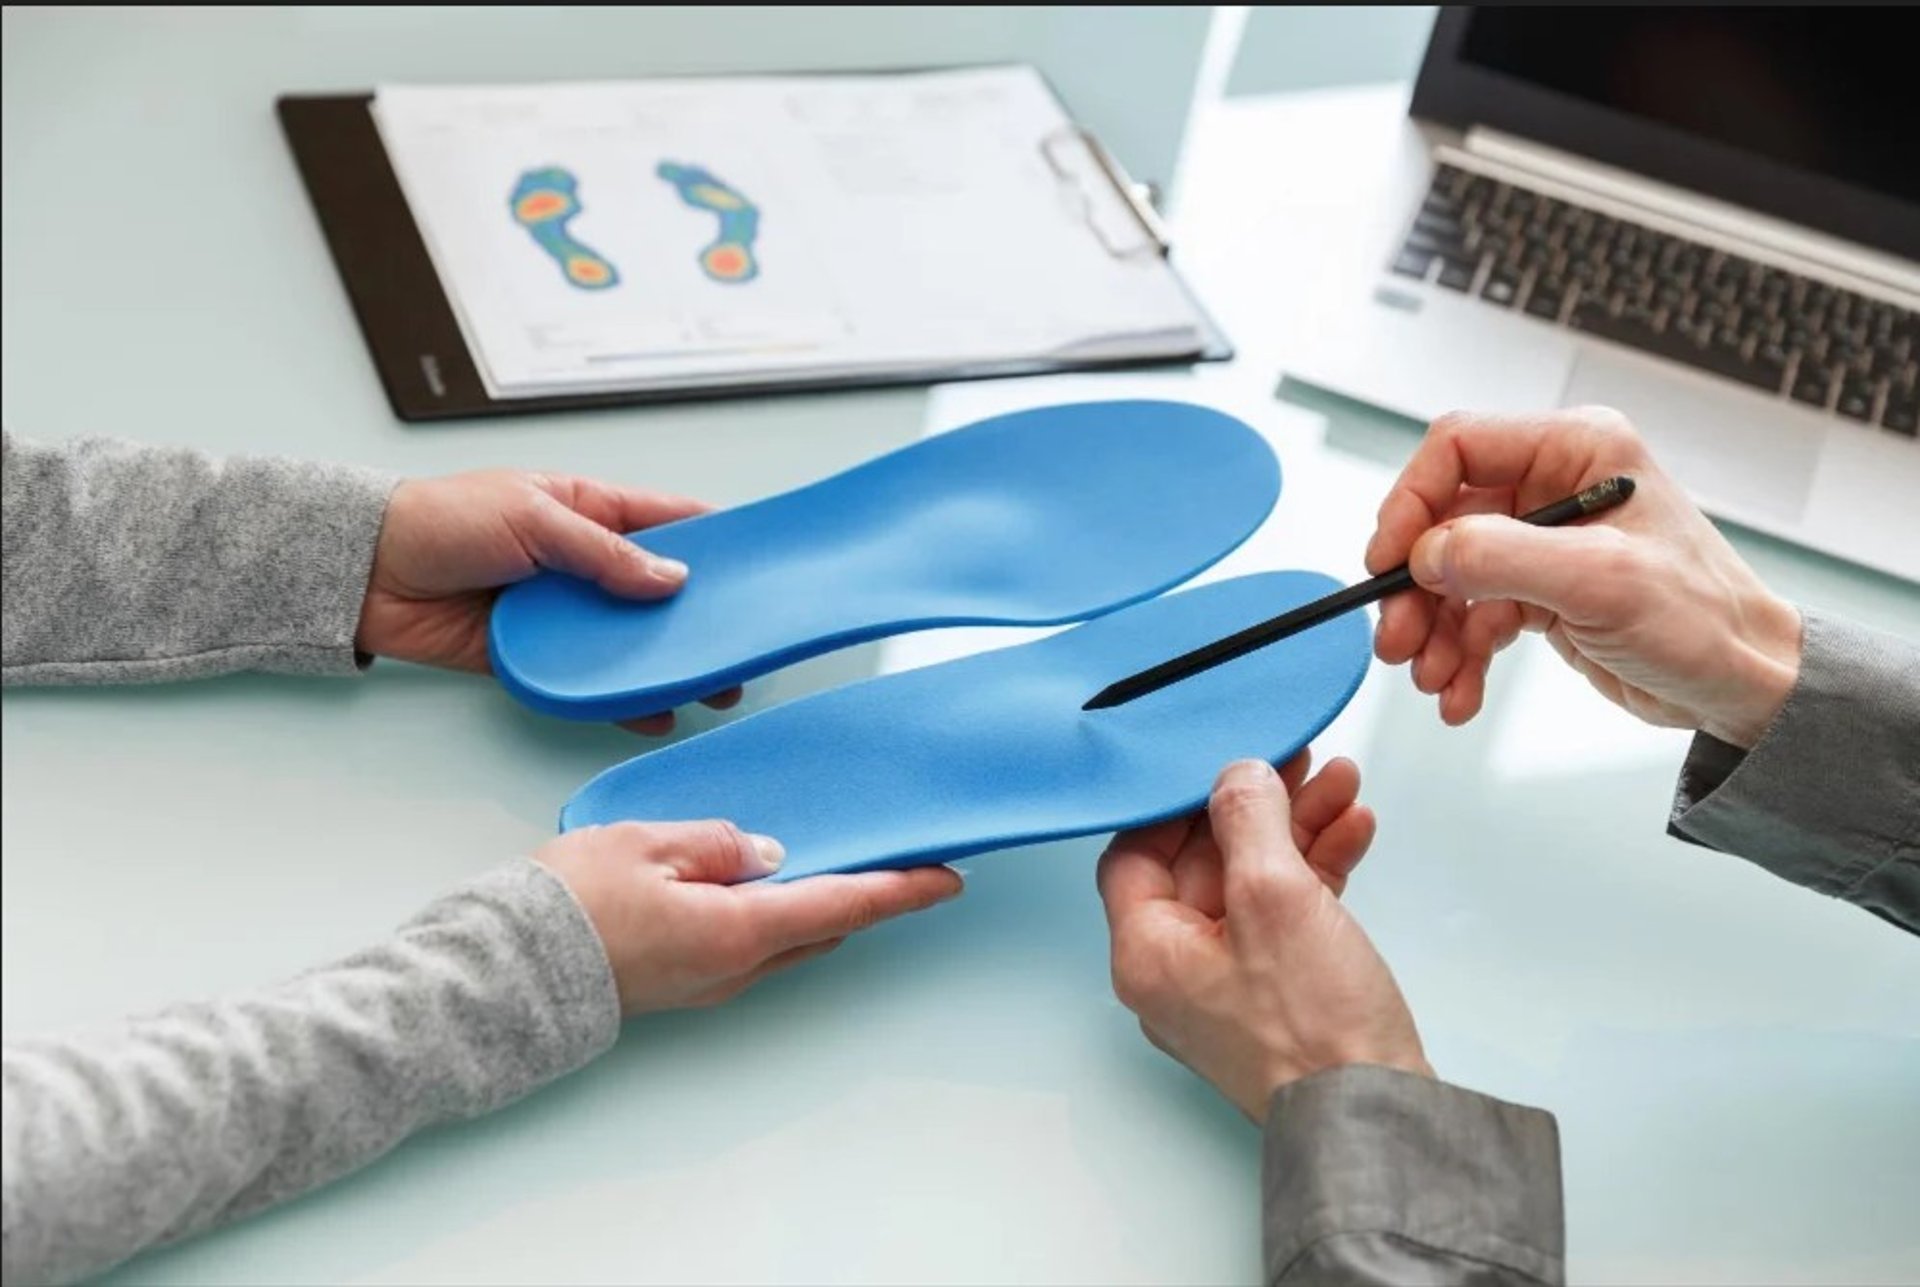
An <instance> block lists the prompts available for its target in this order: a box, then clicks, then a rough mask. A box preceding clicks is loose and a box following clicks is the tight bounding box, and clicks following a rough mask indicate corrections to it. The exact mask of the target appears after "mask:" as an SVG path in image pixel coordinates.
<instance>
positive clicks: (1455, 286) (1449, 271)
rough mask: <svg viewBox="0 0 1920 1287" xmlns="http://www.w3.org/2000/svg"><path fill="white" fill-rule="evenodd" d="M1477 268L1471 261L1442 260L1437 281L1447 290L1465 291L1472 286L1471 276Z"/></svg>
mask: <svg viewBox="0 0 1920 1287" xmlns="http://www.w3.org/2000/svg"><path fill="white" fill-rule="evenodd" d="M1478 268H1479V265H1478V264H1476V263H1474V262H1473V261H1471V260H1466V259H1446V260H1442V261H1441V263H1440V276H1439V278H1438V280H1439V282H1440V284H1441V285H1442V286H1445V287H1446V288H1447V289H1448V290H1466V289H1467V288H1468V287H1469V286H1471V285H1473V275H1474V272H1475V271H1476V270H1477V269H1478Z"/></svg>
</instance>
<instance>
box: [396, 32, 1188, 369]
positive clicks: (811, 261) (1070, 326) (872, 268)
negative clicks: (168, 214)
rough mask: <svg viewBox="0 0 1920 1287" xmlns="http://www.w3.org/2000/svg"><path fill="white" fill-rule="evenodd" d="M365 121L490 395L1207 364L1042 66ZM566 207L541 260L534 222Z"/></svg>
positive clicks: (592, 94)
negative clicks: (818, 376)
mask: <svg viewBox="0 0 1920 1287" xmlns="http://www.w3.org/2000/svg"><path fill="white" fill-rule="evenodd" d="M374 112H375V116H376V120H377V122H378V125H379V128H380V132H381V137H382V140H383V142H384V144H385V146H386V148H387V151H388V154H389V156H390V157H391V159H392V161H393V165H394V169H395V172H396V173H397V174H398V176H399V178H400V182H401V186H402V188H403V190H404V191H405V193H406V196H407V200H408V204H409V206H410V207H411V209H412V211H413V214H414V218H415V220H416V222H417V223H418V224H419V226H420V228H421V231H422V235H423V237H424V239H425V241H426V243H427V247H428V250H429V253H430V254H431V255H432V257H433V260H434V264H435V266H436V268H437V270H438V272H439V275H440V280H441V283H442V285H443V287H444V288H445V290H446V292H447V295H448V298H449V300H450V301H451V302H452V304H453V307H454V311H455V313H456V315H457V316H458V318H459V320H460V324H461V327H462V329H463V331H464V332H465V335H466V338H467V343H468V347H469V348H470V349H471V350H472V352H473V354H474V357H475V365H476V366H477V367H478V368H479V369H480V372H481V375H482V378H483V380H484V381H485V382H486V384H487V386H488V389H489V391H490V392H491V393H492V394H493V396H495V397H513V396H528V395H533V394H544V393H555V392H589V391H595V390H605V389H623V388H636V387H672V386H676V385H712V384H727V383H733V382H743V383H744V382H752V381H754V380H760V379H765V378H767V377H768V376H769V375H770V374H774V373H779V372H797V371H804V372H809V373H811V372H816V371H831V372H836V373H841V374H846V375H849V376H855V375H859V374H862V373H871V372H886V371H889V370H893V369H900V368H909V369H910V368H919V367H931V366H948V365H966V364H979V363H993V362H1008V361H1019V360H1023V359H1032V360H1041V359H1044V358H1047V357H1050V356H1058V355H1067V354H1072V353H1076V352H1078V353H1082V354H1088V355H1095V354H1097V355H1100V356H1111V357H1128V356H1140V357H1153V356H1168V357H1177V356H1184V355H1190V354H1193V353H1195V352H1197V351H1198V350H1199V349H1200V348H1201V347H1202V346H1203V343H1204V337H1205V333H1206V327H1205V322H1204V319H1202V318H1201V317H1200V316H1199V315H1198V313H1197V312H1196V310H1195V309H1194V306H1193V304H1192V303H1191V301H1190V300H1189V298H1188V296H1187V295H1186V292H1185V291H1184V289H1183V288H1182V287H1181V286H1180V284H1179V282H1178V280H1177V278H1176V277H1175V275H1174V274H1173V272H1172V270H1171V269H1170V268H1169V267H1168V265H1167V263H1166V261H1165V259H1164V258H1163V257H1162V256H1161V255H1159V254H1158V253H1156V248H1155V246H1154V243H1153V242H1152V239H1151V237H1150V235H1149V234H1148V233H1147V232H1146V230H1145V229H1143V228H1142V227H1141V226H1140V224H1139V222H1138V220H1137V219H1136V218H1135V217H1134V215H1133V213H1132V212H1131V211H1130V210H1129V209H1128V208H1127V206H1126V203H1125V202H1124V200H1123V199H1122V198H1121V197H1120V196H1119V194H1118V193H1117V192H1115V191H1114V189H1113V187H1112V185H1111V183H1109V182H1107V180H1106V179H1105V177H1104V175H1102V174H1101V173H1100V172H1099V171H1098V169H1097V167H1096V166H1094V165H1093V164H1092V160H1091V157H1090V155H1089V154H1088V153H1087V152H1086V151H1085V149H1084V146H1083V145H1082V144H1080V143H1079V141H1078V140H1077V139H1076V138H1075V137H1074V136H1073V135H1072V133H1071V129H1070V123H1069V122H1068V120H1067V119H1066V117H1065V115H1064V113H1063V112H1062V110H1061V108H1060V106H1059V104H1058V103H1057V102H1056V100H1055V99H1054V98H1053V96H1052V95H1051V93H1049V92H1048V90H1047V89H1046V87H1045V85H1044V83H1043V82H1042V81H1041V80H1040V78H1039V76H1038V74H1037V73H1035V72H1033V71H1032V70H1031V69H1028V68H1021V67H1009V68H993V69H985V70H969V71H952V72H929V73H913V74H900V75H859V76H797V77H772V78H767V77H753V78H747V77H740V78H730V77H723V78H707V79H697V80H662V81H648V82H639V83H632V84H593V85H547V86H516V87H506V88H499V87H492V88H459V87H433V88H421V87H404V86H403V87H390V88H383V89H381V90H380V91H379V93H378V95H377V97H376V100H375V106H374ZM663 163H665V164H667V165H669V166H673V165H678V166H682V167H689V168H697V169H699V170H701V171H704V172H705V174H704V176H702V175H693V176H691V177H690V178H688V177H687V176H680V177H683V178H687V181H686V182H685V183H683V184H676V183H675V182H674V181H672V177H673V176H670V177H662V174H661V169H660V167H661V166H662V164H663ZM528 176H532V177H531V178H529V177H528ZM703 177H706V178H710V179H712V180H716V181H717V182H714V183H699V182H696V181H697V180H699V179H701V178H703ZM683 186H685V187H688V188H691V189H693V190H695V191H696V192H697V193H698V194H699V196H700V199H701V200H703V201H712V200H716V199H717V201H718V202H719V203H720V204H722V205H728V206H732V207H734V209H733V210H732V211H729V212H726V213H725V215H724V217H723V212H721V211H718V210H714V209H710V208H705V207H704V206H701V207H696V206H695V205H690V204H689V203H688V202H687V201H686V200H685V199H683V196H682V187H683ZM569 188H570V193H571V201H572V202H573V203H574V207H575V208H574V210H573V213H572V214H571V215H570V217H566V218H564V219H547V220H535V222H541V223H544V224H545V225H546V228H545V230H544V232H543V234H542V235H543V236H545V237H547V238H548V241H547V242H546V243H545V244H543V242H542V240H541V239H540V238H539V237H537V236H536V235H535V233H534V232H533V231H530V229H529V226H527V225H526V224H525V223H523V222H522V217H523V216H526V215H527V214H528V213H529V212H533V213H535V214H537V213H539V207H540V205H541V203H545V205H546V206H547V207H548V208H556V207H557V208H559V209H563V210H564V209H567V208H568V206H567V204H566V203H567V200H568V198H567V197H566V196H557V197H556V196H553V195H551V194H552V193H555V192H565V191H566V190H567V189H569ZM529 193H531V194H534V204H532V205H528V206H523V207H521V208H519V210H518V211H516V207H515V205H514V203H513V198H514V197H515V196H516V194H518V195H521V196H526V195H528V194H529ZM542 194H547V195H542ZM748 210H750V211H751V217H748V216H747V215H746V213H745V212H746V211H748ZM556 231H557V232H560V233H563V235H564V240H554V233H555V232H556ZM743 231H749V232H751V236H750V238H745V239H743V238H742V236H741V234H742V233H743ZM723 234H725V235H723ZM729 239H731V241H732V242H735V243H739V244H738V245H737V246H733V247H731V248H723V249H722V250H721V251H720V252H719V254H720V258H718V259H716V260H713V261H711V264H709V265H708V266H703V259H702V256H703V252H705V251H707V250H709V249H710V248H712V247H714V246H715V244H716V243H717V242H727V241H729ZM569 259H585V260H587V261H589V262H588V263H586V264H585V265H576V267H577V268H578V272H579V276H576V275H574V274H571V273H570V272H569V271H568V268H567V266H566V262H565V261H567V260H569ZM715 264H717V265H718V266H719V268H720V269H722V270H733V271H734V272H735V274H736V276H735V277H734V278H732V279H729V278H728V277H727V276H726V275H725V272H724V271H722V272H721V273H719V274H716V273H715V272H714V271H710V267H711V266H712V265H715ZM747 264H750V265H751V267H750V268H747V269H746V270H745V271H741V270H742V268H743V266H744V265H747Z"/></svg>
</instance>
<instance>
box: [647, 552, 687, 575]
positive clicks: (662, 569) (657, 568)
mask: <svg viewBox="0 0 1920 1287" xmlns="http://www.w3.org/2000/svg"><path fill="white" fill-rule="evenodd" d="M653 574H654V575H655V576H658V577H665V578H666V579H667V580H669V581H684V580H686V579H687V565H686V564H684V563H682V562H681V561H680V560H679V559H663V558H661V557H660V556H659V555H658V554H656V555H654V556H653Z"/></svg>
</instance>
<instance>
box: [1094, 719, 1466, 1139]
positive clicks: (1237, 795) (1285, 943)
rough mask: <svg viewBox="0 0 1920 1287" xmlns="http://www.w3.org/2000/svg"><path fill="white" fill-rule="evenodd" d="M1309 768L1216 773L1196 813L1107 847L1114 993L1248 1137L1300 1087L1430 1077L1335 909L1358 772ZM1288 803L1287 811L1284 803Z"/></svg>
mask: <svg viewBox="0 0 1920 1287" xmlns="http://www.w3.org/2000/svg"><path fill="white" fill-rule="evenodd" d="M1306 771H1307V755H1306V752H1304V751H1303V752H1301V753H1300V755H1298V756H1296V757H1294V759H1293V760H1292V761H1291V762H1290V763H1289V764H1288V765H1287V766H1286V768H1284V769H1282V770H1281V772H1280V773H1279V774H1275V772H1274V771H1273V769H1272V768H1271V767H1269V766H1268V765H1266V764H1262V763H1261V762H1260V761H1258V760H1244V761H1240V762H1238V763H1235V764H1231V765H1228V766H1227V769H1226V771H1225V772H1224V773H1222V774H1221V775H1220V779H1219V781H1218V782H1217V783H1215V785H1214V788H1213V798H1212V799H1211V800H1210V801H1209V802H1208V805H1207V809H1206V812H1204V813H1201V814H1196V815H1194V816H1193V817H1190V818H1176V819H1174V820H1173V821H1170V822H1163V823H1159V824H1158V825H1156V826H1151V827H1144V828H1141V829H1140V830H1138V831H1130V832H1124V833H1122V834H1120V835H1117V836H1115V837H1114V838H1113V843H1112V844H1110V845H1109V846H1107V852H1106V853H1104V854H1102V855H1101V857H1100V896H1101V898H1102V899H1103V900H1104V901H1105V903H1106V907H1107V924H1108V927H1109V929H1110V930H1111V932H1112V935H1113V990H1114V992H1115V994H1116V995H1117V996H1119V998H1120V1001H1121V1003H1122V1004H1123V1005H1125V1006H1126V1007H1127V1008H1128V1009H1129V1010H1131V1011H1133V1012H1134V1013H1135V1014H1136V1015H1138V1016H1139V1017H1140V1030H1141V1031H1142V1032H1143V1033H1145V1034H1146V1037H1147V1039H1148V1040H1149V1041H1151V1042H1152V1043H1153V1044H1154V1045H1156V1046H1158V1047H1159V1048H1160V1049H1161V1050H1163V1051H1165V1052H1166V1053H1168V1054H1170V1055H1172V1056H1173V1057H1174V1058H1175V1059H1178V1060H1179V1061H1180V1062H1181V1063H1183V1064H1185V1065H1187V1067H1189V1068H1191V1069H1193V1070H1194V1071H1195V1072H1197V1073H1199V1074H1200V1075H1201V1076H1202V1077H1204V1078H1206V1079H1207V1080H1208V1081H1210V1082H1212V1083H1213V1084H1214V1086H1215V1087H1217V1088H1218V1089H1219V1090H1220V1092H1221V1093H1222V1094H1224V1095H1225V1096H1226V1097H1227V1098H1228V1099H1229V1100H1231V1101H1232V1102H1233V1103H1234V1104H1235V1105H1237V1106H1238V1107H1239V1109H1240V1111H1241V1112H1243V1113H1245V1114H1246V1115H1247V1116H1248V1117H1250V1118H1252V1119H1253V1120H1254V1121H1256V1122H1257V1121H1259V1120H1261V1118H1262V1117H1263V1116H1264V1115H1265V1113H1266V1108H1267V1101H1268V1100H1270V1099H1272V1098H1273V1092H1274V1091H1275V1090H1278V1089H1279V1088H1280V1087H1281V1086H1284V1085H1286V1084H1287V1083H1289V1082H1292V1081H1297V1080H1298V1079H1300V1078H1302V1077H1305V1076H1307V1075H1309V1074H1311V1073H1315V1072H1319V1071H1321V1070H1322V1069H1326V1068H1337V1067H1341V1066H1344V1065H1346V1064H1380V1065H1384V1066H1386V1067H1390V1068H1400V1069H1404V1070H1406V1071H1408V1072H1415V1073H1420V1074H1422V1075H1425V1076H1429V1077H1430V1076H1432V1075H1433V1069H1432V1068H1431V1067H1429V1066H1428V1064H1427V1059H1426V1055H1425V1053H1424V1052H1423V1051H1422V1049H1421V1046H1420V1034H1419V1033H1418V1032H1417V1031H1416V1030H1415V1029H1414V1026H1413V1015H1412V1014H1411V1013H1409V1012H1408V1010H1407V1003H1406V1001H1405V1000H1404V999H1403V998H1402V997H1401V995H1400V989H1399V987H1398V986H1397V985H1396V984H1395V983H1394V981H1393V975H1392V974H1391V973H1390V972H1389V971H1388V970H1387V965H1386V962H1385V961H1383V960H1381V959H1380V954H1379V953H1378V952H1376V951H1374V948H1373V944H1372V943H1371V942H1369V941H1368V939H1367V936H1366V933H1365V932H1364V931H1363V930H1362V929H1361V928H1360V926H1359V924H1358V922H1356V921H1355V920H1354V919H1353V918H1352V917H1351V916H1349V915H1348V914H1347V910H1346V908H1345V907H1343V906H1342V905H1341V903H1340V900H1339V898H1338V897H1337V895H1338V894H1339V893H1340V891H1341V890H1342V889H1344V888H1345V887H1346V881H1347V876H1348V874H1349V873H1350V872H1352V870H1353V868H1354V867H1355V866H1356V865H1357V864H1358V863H1359V861H1360V859H1361V858H1362V857H1363V856H1365V854H1366V851H1367V846H1368V845H1370V844H1371V843H1372V842H1373V830H1374V819H1373V814H1372V812H1371V811H1370V810H1368V809H1366V808H1365V807H1364V806H1361V805H1358V804H1356V803H1354V801H1355V798H1356V796H1357V795H1358V794H1359V790H1360V771H1359V770H1358V769H1357V768H1355V767H1354V765H1353V762H1352V761H1351V760H1335V761H1333V762H1332V763H1331V764H1329V765H1327V767H1326V768H1325V769H1323V770H1322V771H1321V772H1320V773H1319V775H1318V776H1316V777H1315V778H1314V779H1313V780H1312V781H1310V782H1307V783H1305V785H1301V780H1302V779H1303V778H1304V777H1305V776H1306ZM1289 791H1291V792H1292V793H1293V799H1292V802H1291V806H1290V805H1289V802H1288V798H1287V797H1288V793H1289Z"/></svg>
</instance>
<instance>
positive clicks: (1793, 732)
mask: <svg viewBox="0 0 1920 1287" xmlns="http://www.w3.org/2000/svg"><path fill="white" fill-rule="evenodd" d="M1803 616H1804V618H1805V622H1806V625H1805V633H1804V635H1803V638H1802V643H1801V662H1800V676H1799V679H1798V681H1797V682H1796V684H1795V686H1794V689H1793V692H1792V693H1791V694H1790V695H1789V696H1788V698H1787V701H1786V704H1785V705H1784V706H1783V707H1782V708H1781V710H1780V713H1779V715H1778V716H1777V717H1776V718H1775V719H1774V721H1773V724H1772V725H1771V726H1770V727H1769V728H1768V729H1767V731H1766V732H1765V734H1764V735H1763V736H1762V737H1761V738H1760V740H1759V741H1758V742H1756V743H1755V744H1754V747H1753V749H1752V750H1751V751H1746V752H1742V751H1741V750H1740V749H1739V748H1737V747H1734V746H1730V745H1728V744H1727V743H1725V742H1721V741H1719V740H1718V739H1715V738H1712V737H1709V736H1707V735H1705V734H1701V735H1700V736H1698V737H1696V738H1695V739H1694V744H1693V747H1692V749H1691V751H1689V753H1688V756H1687V762H1686V765H1685V767H1684V768H1683V769H1682V770H1681V776H1680V783H1679V788H1678V790H1677V791H1676V792H1675V799H1674V807H1673V815H1672V818H1671V821H1670V825H1669V829H1670V830H1671V831H1672V832H1673V834H1675V835H1677V836H1679V837H1680V838H1681V839H1683V840H1691V841H1693V842H1695V843H1697V844H1702V845H1706V846H1707V847H1709V848H1713V849H1719V850H1722V851H1724V852H1727V853H1733V854H1739V855H1740V856H1741V857H1744V858H1749V859H1751V860H1753V861H1754V862H1756V863H1758V864H1759V865H1760V866H1762V867H1765V868H1766V869H1767V870H1768V871H1771V872H1773V873H1774V874H1775V875H1777V876H1780V877H1783V878H1784V879H1787V880H1790V881H1793V882H1794V883H1795V884H1799V885H1805V886H1807V887H1808V888H1809V889H1813V890H1817V891H1819V892H1820V893H1823V894H1829V895H1831V896H1833V897H1835V898H1844V899H1846V900H1848V901H1850V902H1854V903H1857V904H1859V905H1860V906H1862V907H1865V908H1866V909H1868V910H1869V911H1872V912H1874V913H1876V914H1878V915H1880V916H1882V917H1884V918H1885V919H1887V920H1889V921H1892V922H1893V923H1894V924H1896V925H1899V926H1901V927H1902V928H1904V929H1907V930H1909V931H1912V932H1914V933H1920V643H1915V642H1914V641H1912V640H1908V639H1901V638H1897V637H1895V636H1893V635H1887V634H1881V633H1879V632H1877V631H1872V630H1868V629H1866V628H1865V627H1862V626H1857V625H1853V624H1852V623H1850V622H1846V621H1841V620H1837V619H1834V618H1830V617H1825V616H1822V615H1821V614H1818V613H1813V612H1808V613H1804V614H1803Z"/></svg>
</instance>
